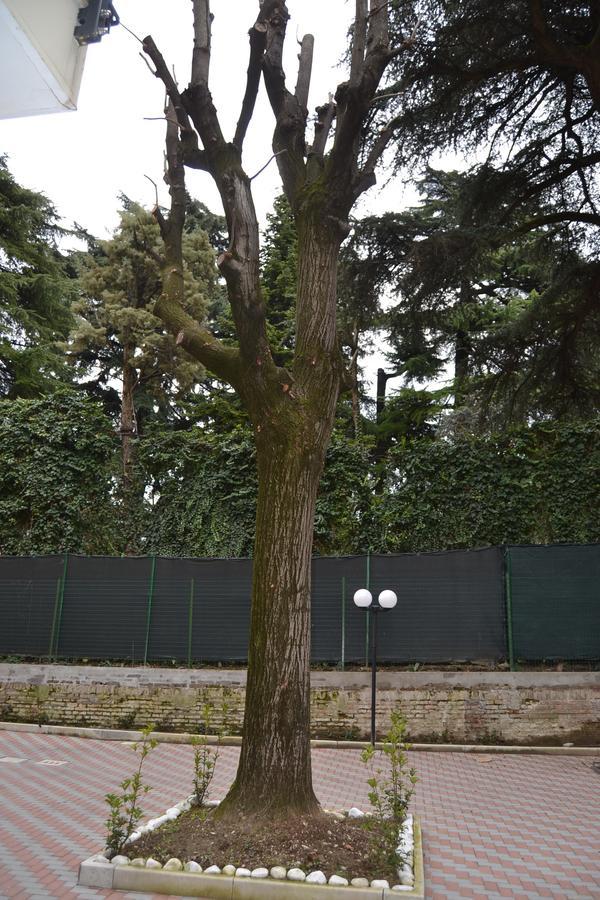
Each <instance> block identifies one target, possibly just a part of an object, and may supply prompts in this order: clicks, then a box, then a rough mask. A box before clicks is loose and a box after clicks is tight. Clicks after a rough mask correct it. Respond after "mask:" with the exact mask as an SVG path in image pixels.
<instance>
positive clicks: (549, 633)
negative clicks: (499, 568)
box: [507, 544, 600, 660]
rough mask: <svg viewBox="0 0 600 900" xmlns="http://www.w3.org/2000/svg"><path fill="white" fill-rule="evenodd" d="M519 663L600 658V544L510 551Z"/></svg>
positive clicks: (515, 641)
mask: <svg viewBox="0 0 600 900" xmlns="http://www.w3.org/2000/svg"><path fill="white" fill-rule="evenodd" d="M507 576H508V578H509V582H510V597H509V601H510V608H511V610H510V611H511V613H512V615H511V618H512V632H513V642H514V655H515V657H516V658H517V659H532V660H537V659H572V660H577V659H580V660H585V659H598V658H600V545H598V544H589V545H587V546H579V545H568V544H566V545H557V546H551V547H509V548H507Z"/></svg>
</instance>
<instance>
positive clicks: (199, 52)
mask: <svg viewBox="0 0 600 900" xmlns="http://www.w3.org/2000/svg"><path fill="white" fill-rule="evenodd" d="M192 2H193V7H194V50H193V53H192V84H208V73H209V69H210V43H211V23H212V15H211V12H210V2H209V0H192Z"/></svg>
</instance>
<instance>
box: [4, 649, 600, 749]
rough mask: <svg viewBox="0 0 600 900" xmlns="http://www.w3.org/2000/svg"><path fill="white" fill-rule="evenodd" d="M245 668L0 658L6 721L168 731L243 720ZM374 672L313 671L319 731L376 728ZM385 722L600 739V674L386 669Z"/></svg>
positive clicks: (447, 732) (459, 732)
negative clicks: (396, 716) (392, 718)
mask: <svg viewBox="0 0 600 900" xmlns="http://www.w3.org/2000/svg"><path fill="white" fill-rule="evenodd" d="M245 680H246V676H245V672H244V671H242V670H224V669H212V670H211V669H173V670H168V669H151V668H146V669H143V668H137V669H136V668H128V669H126V668H103V667H96V666H58V665H47V666H45V665H41V666H34V665H13V664H8V663H5V664H0V720H3V721H19V722H37V723H41V724H56V725H58V724H61V725H80V726H81V725H95V726H102V727H108V728H138V727H141V726H143V725H146V724H147V723H148V722H152V723H154V725H155V727H156V728H157V730H162V731H192V732H193V731H198V730H204V728H205V726H206V709H207V707H208V708H209V709H210V718H211V722H210V725H209V730H210V731H214V730H216V729H219V728H226V729H227V731H228V732H229V733H230V734H238V733H239V731H240V728H241V724H242V716H243V706H244V695H245ZM370 703H371V694H370V675H369V674H368V673H365V672H313V675H312V725H313V735H314V736H315V737H333V738H360V737H365V736H367V735H368V733H369V728H370V709H371V707H370ZM377 706H378V711H377V722H378V726H379V729H380V731H382V732H383V731H384V730H385V728H386V725H387V723H388V722H389V715H390V713H391V711H392V710H394V709H400V710H401V711H402V713H403V715H404V716H405V718H406V720H407V722H408V729H409V733H410V736H411V739H412V740H413V741H449V742H466V743H475V742H480V741H487V742H504V743H536V742H540V741H542V742H553V743H563V742H566V741H575V742H576V743H579V742H582V741H586V742H587V743H598V744H600V673H592V672H586V673H581V672H502V673H496V672H483V673H479V672H381V673H380V675H379V679H378V691H377Z"/></svg>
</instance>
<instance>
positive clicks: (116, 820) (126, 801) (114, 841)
mask: <svg viewBox="0 0 600 900" xmlns="http://www.w3.org/2000/svg"><path fill="white" fill-rule="evenodd" d="M153 729H154V726H153V725H147V726H146V728H144V730H143V731H142V740H141V741H139V742H138V743H136V744H134V745H133V749H134V751H135V752H136V753H138V755H139V765H138V768H137V771H136V772H135V773H134V774H133V775H132V776H131V778H125V779H124V780H123V781H122V782H121V785H120V787H121V793H119V794H107V795H106V797H105V798H104V799H105V800H106V802H107V803H108V807H109V810H110V813H109V816H108V819H107V820H106V828H107V831H108V835H107V839H106V849H107V851H108V853H109V856H110V857H113V856H116V855H117V854H119V853H121V851H122V850H123V847H124V846H125V844H126V843H127V841H128V840H129V838H130V837H131V835H132V834H133V832H134V831H135V828H136V825H137V824H138V822H139V821H140V819H141V818H142V816H143V811H142V808H141V806H140V805H139V802H140V798H141V797H142V796H143V795H145V794H147V793H148V791H150V790H151V788H150V787H149V786H148V785H146V784H144V783H143V782H142V766H143V764H144V760H145V759H146V757H147V756H148V754H149V753H150V751H151V750H153V749H154V748H155V747H156V744H157V742H156V741H155V740H154V739H152V738H151V737H150V735H151V733H152V731H153Z"/></svg>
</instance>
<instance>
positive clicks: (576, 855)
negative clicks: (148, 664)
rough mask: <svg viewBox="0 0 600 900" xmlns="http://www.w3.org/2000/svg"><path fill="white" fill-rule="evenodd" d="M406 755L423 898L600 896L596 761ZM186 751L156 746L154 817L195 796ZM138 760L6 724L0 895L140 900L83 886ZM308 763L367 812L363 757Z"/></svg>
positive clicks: (323, 787) (150, 777)
mask: <svg viewBox="0 0 600 900" xmlns="http://www.w3.org/2000/svg"><path fill="white" fill-rule="evenodd" d="M237 755H238V751H237V749H236V748H233V747H225V748H222V749H221V751H220V758H219V762H218V765H217V770H216V775H215V781H214V783H213V792H212V793H213V796H215V797H220V796H222V795H223V793H224V792H225V790H226V788H227V786H228V785H229V783H230V782H231V779H232V778H233V775H234V772H235V766H236V763H237ZM411 757H412V759H411V762H412V763H413V764H414V765H415V766H416V768H417V772H418V775H419V779H420V781H419V784H418V786H417V793H416V798H415V804H414V806H415V811H416V812H417V813H418V814H419V815H420V816H421V820H422V824H423V831H424V850H425V880H426V893H427V897H428V898H432V900H458V898H473V900H474V898H482V900H487V898H504V897H512V898H524V900H530V898H542V897H553V898H558V897H561V898H592V900H593V898H598V900H600V774H598V772H597V771H596V770H595V769H594V768H593V766H592V762H593V759H592V758H590V757H569V756H559V757H552V756H502V755H498V756H494V755H492V754H489V753H487V752H486V753H483V752H482V753H481V754H462V753H426V752H423V753H413V754H411ZM7 758H8V759H10V758H12V759H14V760H22V761H21V762H18V761H13V762H9V761H7ZM191 759H192V752H191V749H190V747H187V746H183V745H180V744H173V745H169V744H161V745H159V746H158V747H157V748H156V749H155V750H154V751H153V752H152V753H151V754H150V756H149V757H148V759H147V761H146V766H145V781H146V782H147V783H149V784H151V785H152V787H153V790H152V792H151V793H150V794H148V796H147V797H146V798H145V800H144V809H145V811H146V812H147V815H148V817H150V816H153V815H156V814H158V813H161V812H163V811H164V809H165V808H166V807H167V806H170V805H172V804H173V802H175V801H177V800H180V799H182V798H183V797H184V796H186V795H187V794H188V793H189V791H190V787H191V771H192V767H191ZM42 761H50V762H64V763H65V764H64V765H47V764H45V765H42V764H41V763H42ZM134 767H135V757H134V755H133V753H132V750H131V748H130V747H129V746H128V745H126V744H122V743H118V742H114V741H110V742H109V741H106V742H102V741H91V740H82V739H77V738H66V737H59V736H53V735H38V734H22V733H16V732H14V733H13V732H0V898H11V900H12V898H17V897H18V898H19V900H20V898H23V900H25V898H29V900H32V898H40V900H41V898H57V900H60V898H63V897H81V898H87V897H90V898H92V897H105V898H106V897H111V898H114V900H116V898H119V900H123V897H132V898H133V897H137V898H138V900H139V898H141V897H143V896H146V895H141V894H129V895H123V894H118V893H111V892H107V891H99V890H91V889H87V888H80V887H77V885H76V878H77V868H78V865H79V863H80V861H81V860H82V859H84V858H85V857H87V856H90V855H91V854H92V853H94V852H96V851H98V850H99V849H100V848H101V846H102V844H103V836H104V821H105V819H106V815H107V810H106V807H105V804H104V801H103V798H104V795H105V794H106V793H107V792H108V791H112V790H114V789H115V788H116V787H117V785H118V783H119V782H120V781H121V780H122V779H123V778H124V777H126V776H127V775H129V774H131V773H132V772H133V770H134ZM313 768H314V780H315V786H316V790H317V793H318V795H319V799H320V800H321V802H322V803H323V804H324V805H326V806H332V807H333V806H337V807H340V806H346V807H347V806H350V805H353V804H356V805H358V806H360V805H365V806H366V804H367V797H366V794H367V788H366V785H365V780H364V779H365V772H364V767H363V764H362V763H361V761H360V758H359V753H358V752H357V751H352V750H325V749H319V750H315V751H314V752H313ZM163 900H164V898H163ZM349 900H350V898H349Z"/></svg>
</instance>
